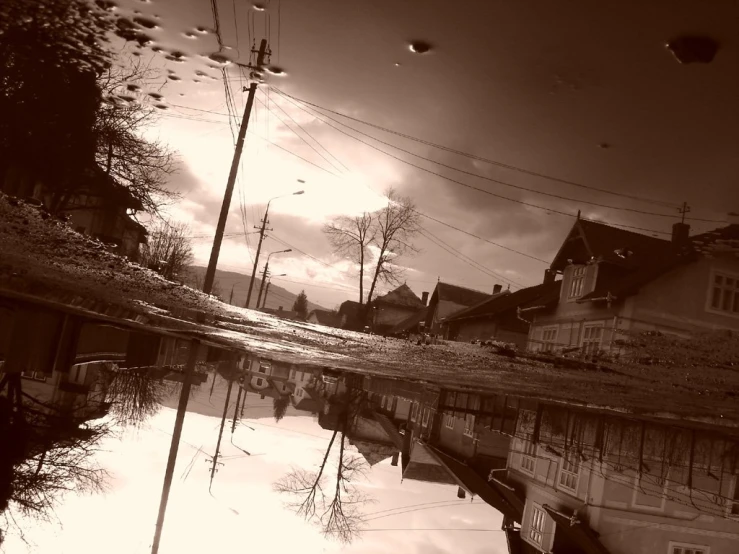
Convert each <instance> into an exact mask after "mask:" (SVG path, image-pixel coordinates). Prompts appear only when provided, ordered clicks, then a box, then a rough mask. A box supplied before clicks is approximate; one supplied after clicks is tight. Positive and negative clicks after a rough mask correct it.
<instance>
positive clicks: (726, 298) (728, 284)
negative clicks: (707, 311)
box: [711, 273, 739, 314]
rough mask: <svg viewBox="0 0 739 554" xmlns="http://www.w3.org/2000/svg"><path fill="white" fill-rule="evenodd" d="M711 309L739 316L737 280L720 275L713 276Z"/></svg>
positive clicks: (738, 282) (738, 279) (738, 281)
mask: <svg viewBox="0 0 739 554" xmlns="http://www.w3.org/2000/svg"><path fill="white" fill-rule="evenodd" d="M711 309H713V310H717V311H720V312H726V313H729V314H739V278H737V277H731V276H729V275H725V274H721V273H714V274H713V283H712V284H711Z"/></svg>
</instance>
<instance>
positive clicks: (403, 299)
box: [375, 284, 423, 308]
mask: <svg viewBox="0 0 739 554" xmlns="http://www.w3.org/2000/svg"><path fill="white" fill-rule="evenodd" d="M375 302H379V303H383V304H392V305H394V306H406V307H409V308H423V302H421V299H420V298H418V296H416V293H414V292H413V291H412V290H411V288H410V287H409V286H408V285H406V284H402V285H400V286H399V287H398V288H397V289H395V290H391V291H390V292H388V293H387V294H385V295H383V296H378V297H377V298H375Z"/></svg>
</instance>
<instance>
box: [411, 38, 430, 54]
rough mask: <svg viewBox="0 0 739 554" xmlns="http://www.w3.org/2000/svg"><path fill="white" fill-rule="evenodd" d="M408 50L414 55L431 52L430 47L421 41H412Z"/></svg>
mask: <svg viewBox="0 0 739 554" xmlns="http://www.w3.org/2000/svg"><path fill="white" fill-rule="evenodd" d="M408 48H409V49H410V51H411V52H414V53H415V54H425V53H427V52H429V51H431V45H430V44H429V43H428V42H426V41H423V40H414V41H412V42H411V43H410V44H409V45H408Z"/></svg>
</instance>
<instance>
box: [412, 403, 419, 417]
mask: <svg viewBox="0 0 739 554" xmlns="http://www.w3.org/2000/svg"><path fill="white" fill-rule="evenodd" d="M417 419H418V402H414V403H413V406H411V421H416V420H417Z"/></svg>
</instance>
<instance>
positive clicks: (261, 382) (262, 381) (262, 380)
mask: <svg viewBox="0 0 739 554" xmlns="http://www.w3.org/2000/svg"><path fill="white" fill-rule="evenodd" d="M263 384H264V379H261V378H259V379H257V386H258V387H261V386H262V385H263Z"/></svg>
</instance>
